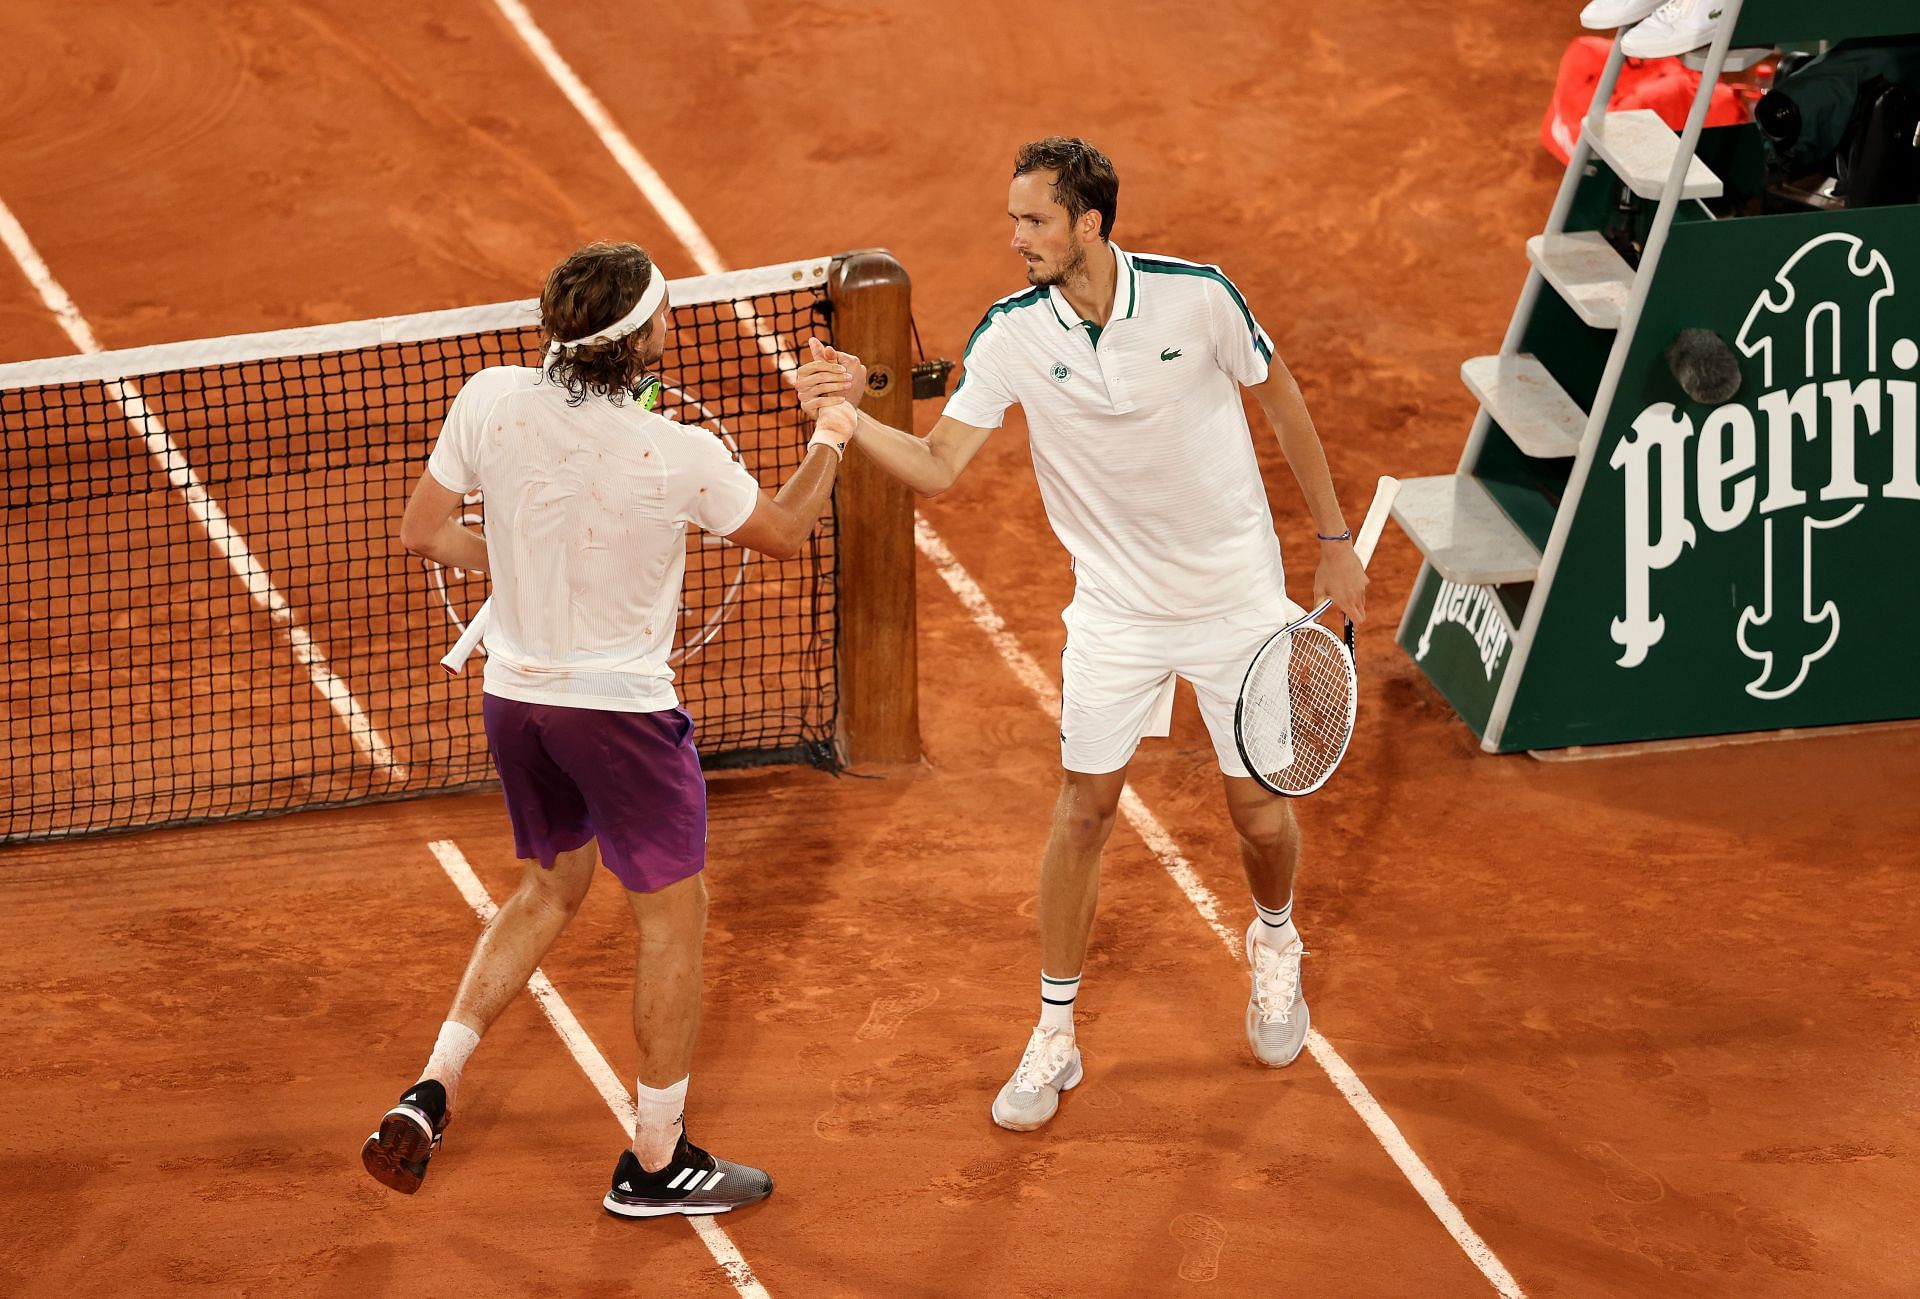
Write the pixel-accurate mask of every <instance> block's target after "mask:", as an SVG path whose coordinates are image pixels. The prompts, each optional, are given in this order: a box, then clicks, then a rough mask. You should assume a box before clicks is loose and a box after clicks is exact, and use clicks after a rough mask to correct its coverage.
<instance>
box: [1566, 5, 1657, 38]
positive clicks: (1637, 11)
mask: <svg viewBox="0 0 1920 1299" xmlns="http://www.w3.org/2000/svg"><path fill="white" fill-rule="evenodd" d="M1661 3H1662V0H1593V3H1592V4H1590V5H1588V6H1587V7H1586V8H1585V9H1582V10H1581V11H1580V25H1581V26H1582V27H1585V28H1588V29H1589V30H1591V31H1596V32H1605V31H1612V30H1613V29H1614V28H1615V27H1631V26H1633V24H1635V23H1637V22H1639V21H1640V20H1641V19H1642V18H1645V17H1646V16H1647V15H1648V14H1650V13H1652V12H1653V11H1654V10H1655V9H1658V8H1659V7H1660V5H1661Z"/></svg>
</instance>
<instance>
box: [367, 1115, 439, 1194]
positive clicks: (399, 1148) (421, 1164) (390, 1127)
mask: <svg viewBox="0 0 1920 1299" xmlns="http://www.w3.org/2000/svg"><path fill="white" fill-rule="evenodd" d="M434 1144H435V1143H434V1140H433V1138H432V1137H430V1136H428V1135H427V1134H426V1133H424V1132H422V1131H421V1130H420V1125H419V1124H418V1123H416V1122H414V1120H413V1119H412V1118H411V1117H410V1116H408V1115H407V1114H404V1113H402V1112H401V1111H400V1110H398V1109H392V1110H388V1111H387V1113H386V1116H385V1117H384V1118H382V1119H381V1120H380V1130H379V1131H377V1132H375V1133H374V1134H373V1135H372V1136H370V1137H368V1138H367V1144H366V1145H364V1146H362V1147H361V1148H360V1162H361V1163H362V1164H364V1165H365V1166H366V1169H367V1172H368V1173H369V1174H371V1175H372V1177H373V1180H374V1181H376V1182H378V1183H380V1184H381V1185H382V1186H386V1187H390V1188H392V1189H393V1190H396V1191H398V1192H400V1194H402V1195H412V1194H413V1193H414V1192H415V1191H418V1190H419V1189H420V1183H421V1182H422V1181H424V1180H426V1176H427V1160H429V1159H431V1158H432V1157H433V1147H434Z"/></svg>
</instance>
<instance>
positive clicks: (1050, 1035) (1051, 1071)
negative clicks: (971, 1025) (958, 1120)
mask: <svg viewBox="0 0 1920 1299" xmlns="http://www.w3.org/2000/svg"><path fill="white" fill-rule="evenodd" d="M1080 1078H1081V1070H1080V1048H1079V1047H1077V1046H1075V1045H1074V1042H1073V1030H1072V1029H1066V1028H1036V1029H1034V1030H1033V1036H1032V1037H1030V1038H1028V1039H1027V1050H1026V1054H1024V1055H1022V1056H1021V1057H1020V1067H1019V1068H1018V1069H1015V1070H1014V1071H1013V1077H1011V1078H1009V1079H1007V1085H1006V1086H1004V1087H1002V1088H1001V1089H1000V1094H999V1095H998V1096H995V1097H994V1098H993V1121H994V1122H995V1123H998V1124H999V1125H1000V1126H1001V1127H1003V1128H1011V1129H1012V1130H1013V1131H1015V1132H1031V1131H1033V1130H1034V1129H1035V1128H1037V1127H1039V1126H1040V1125H1041V1124H1043V1123H1045V1122H1046V1121H1047V1120H1048V1119H1050V1118H1052V1117H1053V1113H1054V1111H1055V1110H1057V1109H1059V1108H1060V1093H1061V1092H1063V1091H1069V1090H1071V1089H1072V1088H1073V1087H1075V1086H1077V1085H1078V1084H1079V1082H1080Z"/></svg>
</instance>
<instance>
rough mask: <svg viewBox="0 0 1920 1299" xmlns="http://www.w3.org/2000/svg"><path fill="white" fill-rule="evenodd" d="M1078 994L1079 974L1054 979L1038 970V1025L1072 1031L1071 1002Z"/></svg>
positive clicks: (1043, 971)
mask: <svg viewBox="0 0 1920 1299" xmlns="http://www.w3.org/2000/svg"><path fill="white" fill-rule="evenodd" d="M1079 996H1080V976H1079V975H1077V974H1076V975H1074V976H1073V977H1072V978H1071V979H1056V978H1054V977H1053V976H1052V975H1050V974H1048V973H1047V972H1046V971H1045V970H1042V971H1040V1027H1041V1028H1059V1029H1065V1030H1066V1031H1067V1032H1069V1033H1071V1032H1073V1003H1074V1002H1075V1001H1076V1000H1077V999H1078V998H1079Z"/></svg>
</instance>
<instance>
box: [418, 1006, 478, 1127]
mask: <svg viewBox="0 0 1920 1299" xmlns="http://www.w3.org/2000/svg"><path fill="white" fill-rule="evenodd" d="M479 1045H480V1035H479V1034H478V1033H476V1032H474V1031H473V1030H472V1029H470V1028H468V1027H467V1026H466V1025H465V1024H462V1023H460V1022H459V1021H458V1020H452V1019H449V1020H447V1021H446V1022H445V1023H443V1024H441V1025H440V1036H439V1037H438V1038H436V1039H435V1040H434V1043H433V1054H432V1055H430V1056H428V1057H427V1067H426V1069H425V1070H424V1071H422V1072H421V1074H420V1076H421V1077H422V1078H438V1079H439V1080H440V1084H441V1086H443V1087H445V1088H446V1089H447V1104H448V1105H449V1106H451V1105H452V1104H453V1093H454V1091H455V1090H456V1089H458V1088H459V1086H460V1073H461V1071H462V1070H464V1069H465V1068H466V1067H467V1061H468V1060H469V1059H471V1058H472V1056H473V1049H474V1048H475V1047H477V1046H479Z"/></svg>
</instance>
